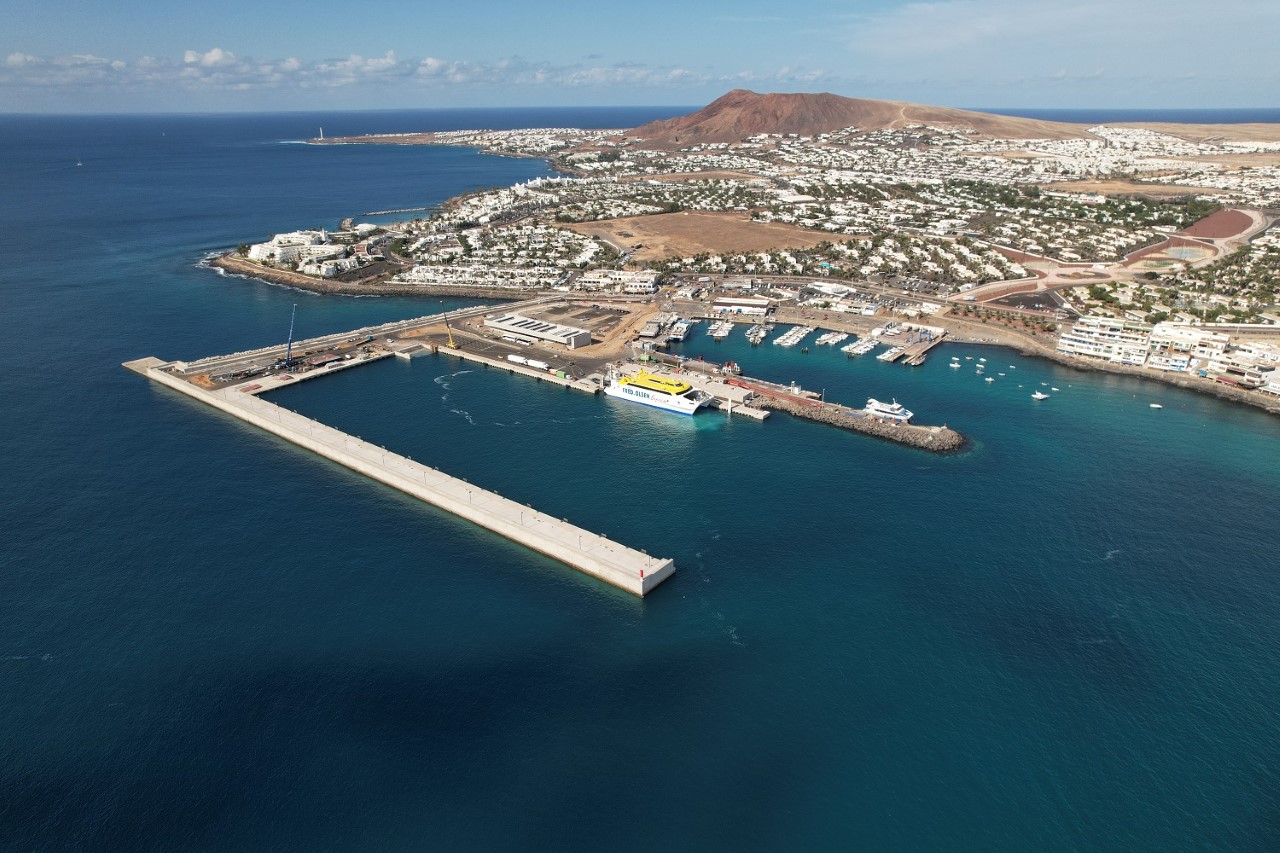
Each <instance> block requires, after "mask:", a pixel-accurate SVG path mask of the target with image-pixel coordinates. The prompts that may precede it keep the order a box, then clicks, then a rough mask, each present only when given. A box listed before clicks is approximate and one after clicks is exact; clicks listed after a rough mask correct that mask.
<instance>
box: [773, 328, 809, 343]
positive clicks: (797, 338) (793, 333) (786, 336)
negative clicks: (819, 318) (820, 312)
mask: <svg viewBox="0 0 1280 853" xmlns="http://www.w3.org/2000/svg"><path fill="white" fill-rule="evenodd" d="M813 331H814V327H813V326H796V327H794V328H792V329H790V330H789V331H786V332H783V333H782V334H781V335H779V336H778V337H776V338H774V339H773V342H774V344H775V345H777V346H780V347H793V346H795V345H796V344H798V343H800V342H801V341H803V340H804V339H805V338H807V337H809V335H811V334H813Z"/></svg>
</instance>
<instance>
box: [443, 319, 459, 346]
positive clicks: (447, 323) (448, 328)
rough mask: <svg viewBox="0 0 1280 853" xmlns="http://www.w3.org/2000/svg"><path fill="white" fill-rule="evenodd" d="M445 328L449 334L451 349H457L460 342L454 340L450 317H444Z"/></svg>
mask: <svg viewBox="0 0 1280 853" xmlns="http://www.w3.org/2000/svg"><path fill="white" fill-rule="evenodd" d="M444 328H445V331H447V332H448V333H449V349H457V348H458V342H457V341H455V340H454V339H453V327H452V326H450V325H449V315H448V314H446V315H445V317H444Z"/></svg>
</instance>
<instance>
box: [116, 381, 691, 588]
mask: <svg viewBox="0 0 1280 853" xmlns="http://www.w3.org/2000/svg"><path fill="white" fill-rule="evenodd" d="M124 366H125V367H127V368H128V369H130V370H132V371H134V372H136V373H139V374H142V375H143V376H146V377H147V378H148V379H151V380H153V381H155V382H158V383H160V384H161V385H165V386H167V387H169V388H172V389H174V390H175V391H179V392H181V393H183V394H186V395H187V396H189V397H194V398H195V399H197V400H199V401H201V402H202V403H206V404H207V405H210V406H212V407H214V408H216V409H219V410H221V411H223V412H226V413H227V414H230V415H232V416H234V417H236V418H239V419H240V420H242V421H245V422H246V423H249V424H252V425H253V426H256V427H258V428H259V429H263V430H265V431H267V432H269V433H272V434H273V435H276V436H279V437H280V438H283V439H285V440H287V441H290V442H292V443H294V444H296V445H298V446H299V447H303V448H306V449H307V450H310V451H312V452H313V453H316V454H318V455H320V456H323V457H324V458H326V459H329V460H331V461H334V462H337V463H338V464H340V465H343V466H345V467H347V468H350V469H351V470H353V471H356V472H358V473H360V474H364V475H365V476H367V477H370V478H372V479H374V480H377V481H378V482H380V483H384V484H385V485H388V486H391V487H392V488H394V489H399V490H400V491H402V492H404V493H406V494H408V495H412V496H413V497H416V498H418V499H420V500H423V501H425V502H427V503H429V504H431V505H432V506H435V507H439V508H440V509H443V510H445V511H446V512H450V513H452V514H454V515H456V516H458V517H459V518H464V519H466V520H467V521H470V522H472V523H474V524H477V525H479V526H481V527H484V528H486V529H487V530H490V531H492V532H494V533H497V534H499V535H500V536H505V537H506V538H508V539H510V540H512V541H513V542H518V543H520V544H522V545H524V546H526V547H528V548H531V549H533V550H535V551H537V552H539V553H541V554H545V555H547V556H548V557H551V558H553V559H556V560H559V561H560V562H562V563H564V564H566V565H568V566H571V567H573V568H575V569H577V570H579V571H581V572H584V573H586V574H588V575H591V576H592V577H595V578H599V579H600V580H602V581H605V582H606V583H609V584H612V585H613V586H616V587H619V588H620V589H624V590H626V591H627V592H630V593H633V594H634V595H639V596H644V595H646V594H647V593H648V592H650V591H651V590H653V589H654V588H655V587H656V586H658V585H659V584H661V583H662V582H663V581H665V580H666V579H667V578H669V577H670V576H671V575H672V574H673V573H674V572H675V563H674V562H673V561H672V560H671V559H670V558H663V557H653V556H650V555H648V554H645V553H644V552H642V551H638V550H635V549H634V548H628V547H627V546H625V545H622V544H620V543H618V542H615V541H613V540H611V539H608V538H606V537H604V536H600V535H598V534H595V533H592V532H591V531H589V530H585V529H583V528H581V527H577V526H575V525H573V524H570V523H568V522H567V521H564V520H561V519H557V518H553V517H551V516H549V515H547V514H545V513H542V512H538V511H537V510H534V509H532V508H531V507H527V506H524V505H522V504H519V503H516V502H515V501H512V500H509V499H508V498H504V497H503V496H501V495H499V494H497V493H496V492H491V491H488V490H486V489H482V488H480V487H478V486H474V485H472V484H471V483H468V482H466V481H465V480H461V479H458V478H456V477H452V476H450V475H448V474H445V473H443V472H442V471H439V470H437V469H435V468H431V467H428V466H426V465H423V464H421V463H419V462H414V461H413V460H412V459H409V458H407V457H405V456H401V455H399V454H397V453H393V452H391V451H389V450H387V449H385V448H382V447H378V446H376V445H372V444H369V443H368V442H365V441H362V440H361V439H359V438H356V437H354V436H350V435H347V434H346V433H344V432H342V431H340V430H337V429H334V428H333V427H330V426H327V425H325V424H322V423H320V422H319V421H314V420H312V419H310V418H307V417H305V416H303V415H300V414H298V413H296V412H292V411H289V410H288V409H285V408H282V407H280V406H277V405H275V404H274V403H270V402H268V401H266V400H262V399H259V398H257V397H255V396H253V395H252V394H248V393H245V392H243V391H239V390H237V389H236V388H234V387H233V388H227V389H222V390H218V391H208V390H205V389H203V388H198V387H196V386H195V385H192V384H191V383H190V382H186V381H184V380H182V379H180V378H178V377H176V376H173V375H171V374H170V373H169V372H168V370H167V368H171V367H172V365H171V363H169V362H164V361H161V360H159V359H156V358H145V359H138V360H136V361H130V362H126V363H125V364H124Z"/></svg>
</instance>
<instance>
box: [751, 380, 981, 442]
mask: <svg viewBox="0 0 1280 853" xmlns="http://www.w3.org/2000/svg"><path fill="white" fill-rule="evenodd" d="M757 405H759V406H760V408H762V409H770V410H774V411H779V412H786V413H787V414H789V415H793V416H795V417H797V418H804V419H805V420H810V421H817V422H818V423H823V424H827V425H829V426H834V427H839V428H841V429H848V430H853V431H854V432H860V433H862V434H864V435H870V436H874V437H876V438H881V439H884V440H886V441H892V442H895V443H897V444H905V445H907V446H908V447H914V448H917V449H919V450H928V451H930V452H932V453H954V452H956V451H958V450H961V449H963V448H964V447H965V445H966V444H968V439H966V438H965V437H964V436H963V435H962V434H960V433H958V432H956V431H955V430H953V429H949V428H948V427H946V426H938V427H926V426H914V425H912V424H901V423H894V422H892V421H882V420H878V419H876V418H871V417H865V416H861V413H857V412H856V411H855V410H852V409H848V408H846V407H845V406H840V405H836V404H834V403H822V404H818V405H806V404H803V403H799V402H796V401H793V400H788V399H786V398H785V397H772V396H767V395H763V394H762V395H761V396H760V401H759V403H757Z"/></svg>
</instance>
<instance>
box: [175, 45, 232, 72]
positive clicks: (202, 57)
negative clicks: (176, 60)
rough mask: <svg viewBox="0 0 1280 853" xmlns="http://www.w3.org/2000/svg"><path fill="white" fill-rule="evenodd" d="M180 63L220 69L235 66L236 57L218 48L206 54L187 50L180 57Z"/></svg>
mask: <svg viewBox="0 0 1280 853" xmlns="http://www.w3.org/2000/svg"><path fill="white" fill-rule="evenodd" d="M182 61H183V62H185V63H186V64H188V65H191V64H195V65H200V66H203V67H205V68H220V67H225V66H229V65H235V64H236V55H235V54H234V53H231V52H230V51H226V50H223V49H222V48H220V47H215V48H213V49H212V50H210V51H208V52H206V53H200V52H198V51H194V50H188V51H187V52H186V53H184V54H183V55H182Z"/></svg>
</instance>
